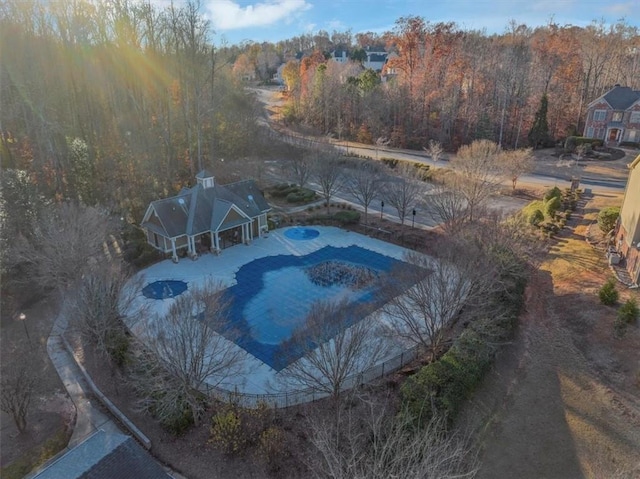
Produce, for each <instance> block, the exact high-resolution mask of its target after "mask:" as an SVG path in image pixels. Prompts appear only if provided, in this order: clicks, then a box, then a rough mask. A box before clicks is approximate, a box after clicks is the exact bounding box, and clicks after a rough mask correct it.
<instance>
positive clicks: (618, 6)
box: [603, 2, 634, 16]
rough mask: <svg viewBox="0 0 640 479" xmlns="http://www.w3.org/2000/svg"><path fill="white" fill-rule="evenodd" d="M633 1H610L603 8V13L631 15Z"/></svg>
mask: <svg viewBox="0 0 640 479" xmlns="http://www.w3.org/2000/svg"><path fill="white" fill-rule="evenodd" d="M632 3H633V2H622V3H612V4H610V5H607V6H605V7H604V8H603V10H604V12H605V13H608V14H610V15H620V16H626V15H631V13H632V12H633V9H634V5H632Z"/></svg>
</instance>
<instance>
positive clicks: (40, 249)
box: [16, 202, 111, 289]
mask: <svg viewBox="0 0 640 479" xmlns="http://www.w3.org/2000/svg"><path fill="white" fill-rule="evenodd" d="M32 228H33V234H32V236H31V238H30V239H28V240H24V241H22V242H21V243H20V244H19V245H18V246H17V247H16V248H17V252H16V256H17V258H16V261H18V262H20V263H22V264H23V265H24V266H25V267H26V268H27V271H28V273H27V276H28V278H27V279H29V280H32V281H34V282H35V283H37V284H38V285H41V286H42V287H44V288H50V287H51V286H57V287H59V288H60V289H64V288H66V287H68V286H69V285H71V284H72V283H74V282H75V281H76V280H77V279H79V278H80V277H81V276H82V274H83V273H84V272H85V271H87V269H88V268H89V267H90V266H91V265H92V264H95V263H96V262H102V261H103V260H105V259H106V258H105V255H104V252H103V247H104V242H105V240H106V239H107V237H108V235H109V233H110V231H111V223H110V220H109V218H108V217H107V216H106V214H104V213H103V212H102V211H100V210H98V209H96V208H93V207H89V206H84V205H82V204H79V203H72V202H68V203H62V204H55V205H51V206H50V207H49V208H48V209H47V210H46V211H45V212H44V214H43V215H41V217H40V218H39V219H38V220H37V221H36V222H35V223H34V224H33V225H32Z"/></svg>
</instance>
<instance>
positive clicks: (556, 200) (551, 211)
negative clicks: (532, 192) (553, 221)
mask: <svg viewBox="0 0 640 479" xmlns="http://www.w3.org/2000/svg"><path fill="white" fill-rule="evenodd" d="M559 209H560V197H559V196H553V197H551V198H549V199H548V200H546V201H545V202H544V210H543V213H544V216H545V217H546V218H553V217H554V216H555V214H556V211H558V210H559Z"/></svg>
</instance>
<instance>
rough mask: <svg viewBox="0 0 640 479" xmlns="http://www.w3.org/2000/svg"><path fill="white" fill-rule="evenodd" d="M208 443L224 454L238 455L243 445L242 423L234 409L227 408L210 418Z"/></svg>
mask: <svg viewBox="0 0 640 479" xmlns="http://www.w3.org/2000/svg"><path fill="white" fill-rule="evenodd" d="M212 423H213V424H212V425H211V428H210V433H211V437H210V438H209V442H210V443H211V444H213V445H214V446H216V447H217V448H218V449H220V450H221V451H222V452H224V453H225V454H229V455H235V454H238V453H239V452H240V451H242V449H243V448H244V445H245V442H246V441H245V438H244V433H243V431H242V421H241V419H240V415H238V414H237V412H236V411H235V410H234V408H231V407H227V408H225V409H224V410H222V411H220V412H218V413H217V414H216V415H215V416H213V418H212Z"/></svg>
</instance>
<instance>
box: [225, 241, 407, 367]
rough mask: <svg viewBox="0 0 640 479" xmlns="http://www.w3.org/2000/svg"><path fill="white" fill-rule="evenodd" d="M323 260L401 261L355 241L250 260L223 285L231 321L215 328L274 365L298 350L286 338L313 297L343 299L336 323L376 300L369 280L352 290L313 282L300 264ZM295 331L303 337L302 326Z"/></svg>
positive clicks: (358, 315) (385, 267)
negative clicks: (228, 297)
mask: <svg viewBox="0 0 640 479" xmlns="http://www.w3.org/2000/svg"><path fill="white" fill-rule="evenodd" d="M324 262H341V263H345V264H349V265H355V266H364V267H366V268H367V269H369V270H373V271H377V272H388V271H391V270H392V269H393V268H397V267H400V266H403V265H405V266H406V265H407V264H406V263H404V262H402V261H399V260H396V259H394V258H391V257H389V256H385V255H382V254H379V253H376V252H373V251H370V250H367V249H364V248H361V247H359V246H349V247H346V248H336V247H333V246H325V247H324V248H322V249H320V250H318V251H315V252H313V253H311V254H308V255H306V256H293V255H278V256H267V257H265V258H260V259H257V260H254V261H252V262H251V263H248V264H246V265H244V266H242V267H241V268H240V269H239V270H238V272H237V274H236V280H237V284H235V285H234V286H232V287H230V288H228V289H227V294H230V295H231V311H230V313H231V314H230V318H231V324H230V325H229V326H227V327H226V328H224V330H220V331H219V332H220V333H221V334H223V335H224V336H226V337H227V338H228V339H229V340H231V341H234V342H235V343H236V344H237V345H238V346H240V347H242V348H243V349H245V350H246V351H247V352H249V353H250V354H252V355H253V356H255V357H256V358H258V359H260V360H261V361H263V362H264V363H266V364H268V365H269V366H270V367H272V368H273V369H275V370H277V371H280V370H282V369H284V368H285V367H287V366H288V365H289V364H290V363H292V362H294V361H296V360H297V359H299V358H300V357H301V356H302V355H303V354H304V351H303V348H302V347H298V348H297V349H296V347H295V346H294V347H292V345H291V344H290V342H288V341H287V340H288V339H290V338H291V336H292V335H293V332H294V331H295V330H298V329H299V328H300V327H301V326H302V325H303V324H304V321H305V319H306V317H307V316H308V314H309V312H310V308H311V305H312V304H313V303H314V302H316V301H319V300H335V299H344V298H346V299H348V301H349V306H348V307H349V309H350V310H349V311H348V314H345V317H347V318H349V319H348V320H347V322H348V324H344V325H338V326H337V327H348V326H350V325H351V324H354V323H355V322H357V321H360V320H361V319H362V318H363V317H364V316H366V315H367V314H368V312H369V311H372V310H373V309H377V308H379V307H380V306H382V304H378V303H379V302H380V300H379V299H376V296H380V295H376V290H375V287H374V286H370V287H366V288H363V289H359V290H357V289H356V290H354V289H349V288H347V287H345V286H343V285H331V286H328V287H326V286H319V285H317V284H313V283H312V282H311V281H310V279H309V278H308V276H307V275H306V273H305V271H304V268H306V267H309V266H314V265H317V264H319V263H324ZM374 284H375V283H374ZM363 305H364V306H365V307H364V308H363V307H361V306H363ZM337 332H338V331H337V330H336V331H335V332H334V333H333V334H336V333H337ZM297 334H302V337H303V338H304V332H300V331H298V333H297ZM307 344H308V343H307Z"/></svg>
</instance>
